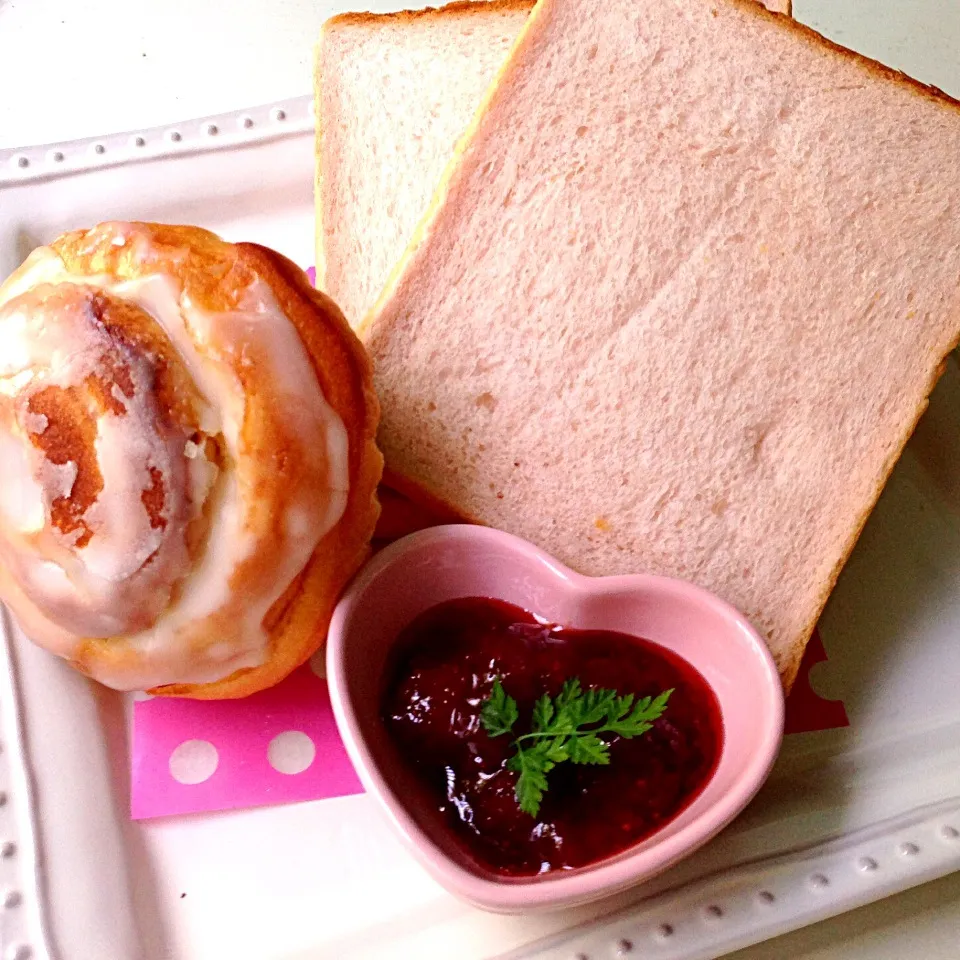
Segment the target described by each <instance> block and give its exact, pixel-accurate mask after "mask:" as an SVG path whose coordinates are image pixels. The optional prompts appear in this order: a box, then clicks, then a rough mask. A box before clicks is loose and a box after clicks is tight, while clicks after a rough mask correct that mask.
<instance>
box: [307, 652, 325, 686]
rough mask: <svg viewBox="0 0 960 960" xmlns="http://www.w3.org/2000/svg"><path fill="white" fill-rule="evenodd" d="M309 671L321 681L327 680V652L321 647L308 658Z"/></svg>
mask: <svg viewBox="0 0 960 960" xmlns="http://www.w3.org/2000/svg"><path fill="white" fill-rule="evenodd" d="M310 669H311V670H312V671H313V672H314V673H315V674H316V675H317V676H318V677H319V678H320V679H321V680H326V679H327V651H326V650H325V649H324V648H323V647H321V648H320V649H319V650H318V651H317V652H316V653H315V654H314V655H313V656H312V657H311V658H310Z"/></svg>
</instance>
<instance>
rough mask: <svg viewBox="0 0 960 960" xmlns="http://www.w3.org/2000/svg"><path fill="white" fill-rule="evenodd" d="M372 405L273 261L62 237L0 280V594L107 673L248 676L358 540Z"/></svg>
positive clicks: (197, 242) (369, 393)
mask: <svg viewBox="0 0 960 960" xmlns="http://www.w3.org/2000/svg"><path fill="white" fill-rule="evenodd" d="M378 415H379V408H378V404H377V400H376V397H375V394H374V392H373V388H372V385H371V369H370V364H369V361H368V359H367V357H366V354H365V353H364V351H363V348H362V347H361V345H360V343H359V341H358V340H357V339H356V337H355V336H354V334H353V333H352V332H351V330H350V328H349V325H348V324H347V323H346V321H345V320H344V317H343V315H342V314H341V312H340V310H339V309H338V308H337V307H336V305H335V304H334V303H333V302H332V301H331V300H330V299H329V298H327V297H325V296H324V295H323V294H321V293H318V292H317V291H315V290H314V289H313V288H312V287H311V286H310V284H309V282H308V281H307V278H306V277H305V275H304V274H303V272H302V271H301V270H300V269H299V268H297V267H296V266H294V265H293V264H292V263H290V262H289V261H288V260H286V259H284V258H283V257H281V256H280V255H278V254H276V253H274V252H272V251H270V250H267V249H265V248H263V247H259V246H255V245H252V244H244V243H241V244H230V243H226V242H224V241H222V240H221V239H219V238H218V237H216V236H215V235H213V234H211V233H209V232H207V231H205V230H201V229H199V228H196V227H184V226H165V225H160V224H146V223H104V224H101V225H99V226H97V227H94V228H93V229H92V230H88V231H78V232H74V233H68V234H65V235H64V236H61V237H60V238H58V239H57V240H55V241H54V242H53V243H51V244H49V245H48V246H45V247H41V248H39V249H37V250H35V251H34V252H33V253H32V254H31V255H30V256H29V257H28V258H27V260H26V261H25V262H24V263H23V265H22V266H21V267H20V268H19V269H18V270H17V271H16V272H15V273H14V274H13V275H12V276H11V277H10V278H9V279H8V280H7V281H6V282H5V283H4V284H3V285H2V286H0V599H2V600H3V601H4V602H5V603H6V604H7V605H8V606H9V607H10V609H11V610H12V611H13V612H14V614H15V615H16V617H17V619H18V620H19V622H20V624H21V626H22V628H23V630H24V631H25V633H26V634H27V635H28V636H30V637H31V639H33V640H34V641H35V642H37V643H39V644H41V645H42V646H44V647H46V648H47V649H49V650H51V651H52V652H54V653H56V654H58V655H59V656H61V657H64V658H65V659H67V660H69V661H70V662H71V663H72V664H73V665H74V666H76V667H77V668H78V669H79V670H81V671H82V672H83V673H85V674H87V675H89V676H90V677H93V678H95V679H96V680H99V681H100V682H102V683H104V684H106V685H108V686H111V687H115V688H117V689H122V690H143V689H146V690H150V691H151V692H152V693H155V694H171V695H179V696H191V697H202V698H220V697H237V696H244V695H246V694H250V693H253V692H255V691H257V690H261V689H263V688H265V687H268V686H270V685H272V684H274V683H276V682H277V681H279V680H280V679H282V678H283V677H284V676H286V675H287V674H288V673H289V672H290V671H291V670H293V669H294V668H295V667H296V666H298V665H299V664H301V663H302V662H303V661H305V660H306V659H307V658H308V657H309V656H310V655H311V654H312V653H313V652H314V651H315V650H316V649H317V648H318V646H319V645H320V644H321V643H322V641H323V639H324V636H325V633H326V628H327V625H328V622H329V619H330V615H331V613H332V610H333V606H334V604H335V602H336V598H337V596H338V594H339V593H340V591H341V589H342V588H343V586H344V584H345V583H346V581H347V580H348V579H349V578H350V577H351V576H352V574H353V573H354V572H355V571H356V570H357V568H358V567H359V566H360V564H361V563H362V562H363V561H364V559H365V558H366V556H367V555H368V551H369V542H370V538H371V536H372V534H373V530H374V526H375V524H376V519H377V515H378V512H379V507H378V505H377V500H376V487H377V482H378V480H379V478H380V473H381V467H382V460H381V457H380V454H379V451H378V450H377V448H376V445H375V433H376V427H377V420H378Z"/></svg>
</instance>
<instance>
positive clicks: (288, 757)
mask: <svg viewBox="0 0 960 960" xmlns="http://www.w3.org/2000/svg"><path fill="white" fill-rule="evenodd" d="M316 755H317V748H316V747H315V746H314V745H313V741H312V740H311V739H310V738H309V737H308V736H307V735H306V734H305V733H301V732H300V731H299V730H286V731H284V732H283V733H278V734H277V735H276V736H275V737H274V738H273V739H272V740H271V741H270V746H269V747H267V759H268V760H269V761H270V766H271V767H273V769H274V770H276V771H277V773H288V774H294V773H303V771H304V770H306V769H307V767H309V766H310V764H311V763H313V759H314V757H316Z"/></svg>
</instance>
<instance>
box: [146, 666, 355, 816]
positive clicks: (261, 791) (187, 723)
mask: <svg viewBox="0 0 960 960" xmlns="http://www.w3.org/2000/svg"><path fill="white" fill-rule="evenodd" d="M322 656H323V654H322V653H321V654H319V656H318V658H317V660H319V661H320V662H322ZM315 662H316V661H315ZM133 710H134V714H133V756H132V765H131V766H132V770H131V774H132V777H131V779H132V785H131V815H132V817H133V819H134V820H140V819H144V818H148V817H165V816H171V815H174V814H184V813H200V812H203V811H210V810H232V809H238V808H242V807H258V806H265V805H269V804H281V803H295V802H298V801H302V800H320V799H324V798H326V797H341V796H346V795H349V794H353V793H362V792H363V788H362V787H361V786H360V781H359V780H358V779H357V775H356V774H355V773H354V770H353V767H352V766H351V764H350V761H349V759H348V758H347V754H346V751H345V750H344V748H343V743H342V742H341V740H340V735H339V734H338V733H337V727H336V723H335V722H334V719H333V711H332V709H331V707H330V694H329V692H328V691H327V681H326V680H324V679H322V678H321V677H319V676H317V675H316V674H315V673H314V672H313V670H312V669H311V668H310V666H309V664H308V665H307V666H304V667H301V668H300V669H299V670H297V671H296V672H294V673H293V674H292V675H291V676H290V677H288V678H287V679H286V680H285V681H283V683H280V684H278V685H277V686H276V687H273V688H272V689H270V690H265V691H263V692H262V693H257V694H254V695H253V696H252V697H247V698H246V699H244V700H219V701H203V700H180V699H174V698H165V697H157V698H154V699H152V700H141V701H138V702H136V703H135V704H134V708H133Z"/></svg>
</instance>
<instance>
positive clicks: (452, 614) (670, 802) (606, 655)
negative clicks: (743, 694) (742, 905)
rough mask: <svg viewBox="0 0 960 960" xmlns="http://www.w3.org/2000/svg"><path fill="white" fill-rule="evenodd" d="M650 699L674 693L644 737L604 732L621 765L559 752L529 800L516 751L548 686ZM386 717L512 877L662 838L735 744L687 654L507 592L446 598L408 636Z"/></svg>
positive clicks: (474, 837) (463, 827) (444, 812)
mask: <svg viewBox="0 0 960 960" xmlns="http://www.w3.org/2000/svg"><path fill="white" fill-rule="evenodd" d="M497 678H499V679H500V682H501V685H502V687H503V690H504V691H505V693H506V694H507V695H508V696H510V697H512V698H513V699H514V700H515V701H516V705H517V710H518V718H517V720H516V723H515V725H514V726H513V728H512V730H511V732H510V733H504V734H500V735H499V736H491V735H490V734H489V733H488V732H487V730H486V728H485V726H484V723H483V722H482V720H481V708H482V705H483V702H484V701H485V700H486V699H487V698H488V697H489V696H490V694H491V690H492V689H493V685H494V681H495V680H496V679H497ZM572 678H579V680H580V684H581V686H582V688H583V689H584V690H587V689H590V688H605V689H613V690H616V691H617V693H618V694H620V695H626V694H634V695H635V696H636V697H637V698H641V697H648V696H649V697H656V696H657V695H659V694H660V693H662V692H663V691H665V690H669V689H673V691H674V692H673V693H672V694H671V696H670V699H669V701H668V704H667V708H666V711H665V712H664V713H663V715H662V716H661V717H660V718H659V719H657V720H655V721H654V722H653V727H652V728H651V729H649V730H648V731H647V732H645V733H643V734H642V735H640V736H636V737H633V738H630V739H628V738H625V737H621V736H618V735H616V734H612V733H605V734H602V736H601V738H602V739H603V740H604V741H605V742H606V743H607V744H609V764H608V765H585V764H574V763H572V762H562V763H558V764H557V765H556V767H554V768H553V769H552V770H550V772H549V775H548V778H547V782H548V788H547V790H546V792H545V793H544V794H543V798H542V801H541V803H540V806H539V810H538V811H537V813H536V815H535V816H534V815H531V814H529V813H525V812H523V811H522V810H521V809H520V805H519V803H518V801H517V798H516V786H517V778H518V773H517V772H516V771H515V770H512V769H509V768H508V766H507V761H508V760H509V759H510V757H511V756H512V755H513V754H515V753H516V747H515V746H514V741H515V740H516V738H517V736H518V735H520V734H522V733H526V732H529V731H530V730H531V715H532V711H533V705H534V703H535V701H536V700H537V698H539V697H541V696H542V695H543V694H544V693H546V694H547V695H549V696H551V697H556V696H557V694H559V693H560V692H561V689H562V688H563V684H564V682H565V681H566V680H569V679H572ZM382 716H383V720H384V723H385V724H386V727H387V729H388V730H389V732H390V734H391V736H392V737H393V739H394V741H395V743H396V745H397V747H398V748H399V750H400V752H401V755H402V756H403V758H404V760H405V761H406V762H407V763H408V764H409V765H411V766H412V767H413V768H414V769H415V770H416V771H417V774H418V776H419V777H420V778H421V780H422V782H423V784H424V787H425V789H426V790H428V791H429V792H430V794H431V795H432V796H434V797H435V799H436V810H437V816H438V817H442V818H444V819H445V821H446V823H447V824H448V825H449V827H450V829H451V830H452V831H453V833H454V835H455V836H457V837H458V838H459V840H460V841H461V843H462V844H463V845H464V846H465V847H466V850H467V851H468V853H469V855H470V856H471V857H472V858H473V860H474V861H475V862H476V863H477V865H478V866H479V867H481V868H485V869H486V870H488V871H492V872H494V873H497V874H499V875H501V876H531V875H534V874H541V873H546V872H548V871H551V870H570V869H574V868H576V867H581V866H585V865H586V864H591V863H594V862H596V861H598V860H601V859H603V858H605V857H609V856H613V855H615V854H617V853H620V852H621V851H623V850H625V849H626V848H627V847H630V846H632V845H633V844H635V843H637V842H638V841H640V840H643V839H645V838H646V837H649V836H650V835H651V834H652V833H654V832H655V831H657V830H659V829H660V828H661V827H663V826H664V825H665V824H667V823H669V822H670V820H672V819H673V818H674V817H676V816H677V815H678V814H679V813H680V812H681V811H682V810H683V809H684V808H685V807H687V806H688V805H689V804H690V802H691V801H692V800H693V799H694V798H695V797H696V796H697V795H698V794H699V793H700V791H701V790H702V789H703V787H704V786H705V784H706V783H707V781H708V780H709V779H710V777H711V776H712V774H713V771H714V769H715V768H716V765H717V761H718V759H719V756H720V750H721V747H722V743H723V727H722V722H721V718H720V710H719V706H718V704H717V700H716V697H715V696H714V694H713V691H712V690H711V689H710V687H709V686H708V685H707V683H706V681H705V680H704V679H703V677H702V676H700V674H699V673H698V672H697V671H696V670H694V669H693V667H692V666H691V665H690V664H689V663H687V662H686V661H685V660H683V659H681V658H680V657H678V656H676V655H675V654H673V653H671V652H670V651H668V650H666V649H664V648H663V647H660V646H658V645H656V644H654V643H651V642H649V641H647V640H641V639H638V638H636V637H631V636H627V635H625V634H621V633H614V632H611V631H606V630H575V629H571V628H568V627H562V626H558V625H555V624H550V623H544V622H543V621H542V620H540V619H539V618H537V617H535V616H533V615H531V614H530V613H528V612H526V611H525V610H521V609H520V608H519V607H515V606H512V605H510V604H507V603H503V602H502V601H499V600H489V599H484V598H469V599H464V600H454V601H450V602H447V603H443V604H439V605H438V606H436V607H433V608H432V609H430V610H427V611H426V612H425V613H423V614H421V615H420V616H419V617H418V618H417V619H416V620H414V622H413V623H411V624H410V625H409V626H408V627H407V628H406V629H405V630H404V631H403V632H402V634H401V635H400V638H399V640H398V643H397V646H396V654H395V657H394V660H393V662H392V664H391V669H390V670H389V671H388V677H387V686H386V691H385V694H384V698H383V702H382Z"/></svg>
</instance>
